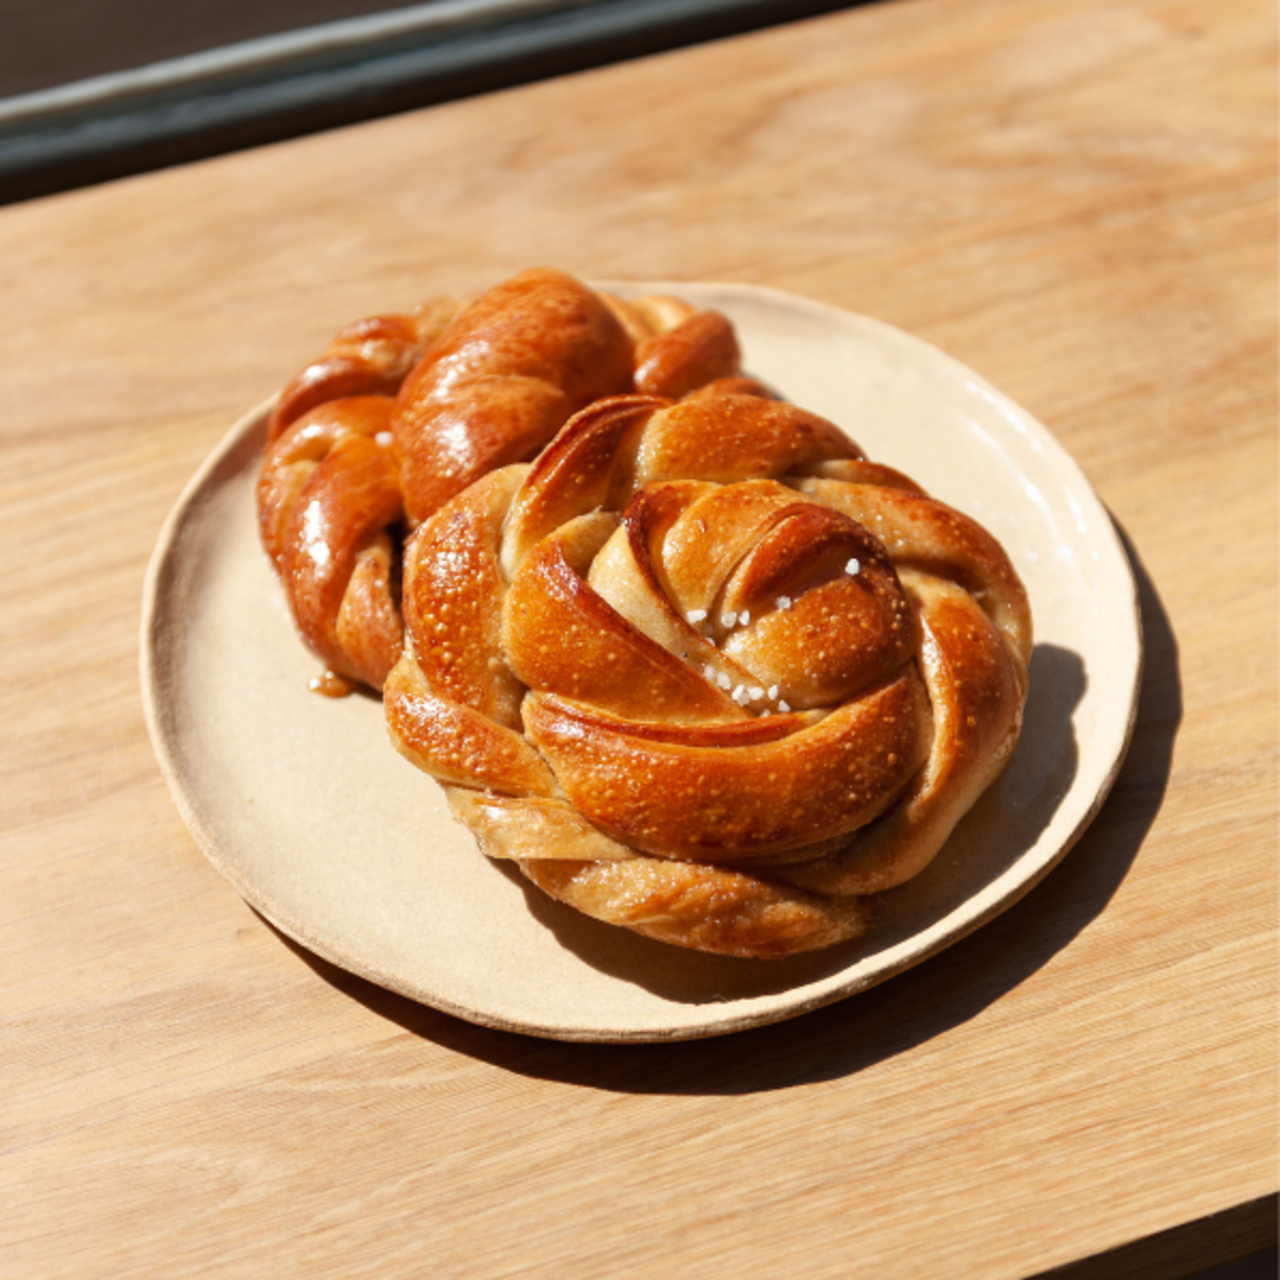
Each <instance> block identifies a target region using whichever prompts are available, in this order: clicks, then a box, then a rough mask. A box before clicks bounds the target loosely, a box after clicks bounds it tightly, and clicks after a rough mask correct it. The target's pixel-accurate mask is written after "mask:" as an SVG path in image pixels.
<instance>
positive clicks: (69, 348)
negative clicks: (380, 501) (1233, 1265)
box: [0, 0, 1276, 1280]
mask: <svg viewBox="0 0 1280 1280" xmlns="http://www.w3.org/2000/svg"><path fill="white" fill-rule="evenodd" d="M1275 81H1276V75H1275V19H1274V14H1273V12H1272V6H1271V5H1268V4H1265V3H1262V0H1214V2H1213V3H1209V0H1189V2H1179V0H1126V2H1123V3H1122V2H1120V0H1092V2H1083V3H1082V2H1081V0H1021V2H1020V3H1018V4H1012V3H999V2H998V0H967V2H966V3H963V4H962V3H959V2H958V0H895V2H894V3H887V4H883V5H878V6H872V7H867V8H860V9H854V10H850V11H846V12H843V13H839V14H836V15H834V16H830V17H826V18H822V19H819V20H814V21H810V22H805V23H800V24H796V25H793V26H787V27H781V28H777V29H774V30H770V31H765V32H761V33H757V34H754V35H750V36H747V37H745V38H740V39H735V40H730V41H725V42H722V43H717V44H711V45H707V46H703V47H696V48H690V49H687V50H683V51H679V52H675V53H671V54H667V55H664V56H661V57H656V58H652V59H647V60H643V61H639V62H634V63H629V64H623V65H618V66H613V67H609V68H605V69H602V70H599V71H595V72H591V73H588V74H584V75H580V76H575V77H570V78H567V79H563V80H557V81H552V82H547V83H542V84H536V85H531V86H529V87H525V88H521V89H517V90H514V91H511V92H507V93H502V94H497V95H493V96H490V97H485V98H479V99H474V100H471V101H464V102H459V103H456V104H451V105H447V106H443V107H439V108H435V109H432V110H428V111H423V112H420V113H416V114H413V115H408V116H404V117H400V118H394V119H388V120H384V121H380V122H377V123H374V124H371V125H367V126H362V127H359V128H353V129H350V130H346V131H342V132H337V133H333V134H328V135H323V136H317V137H312V138H308V139H304V140H301V141H296V142H291V143H288V144H286V145H282V146H277V147H272V148H268V149H265V150H262V151H257V152H250V153H244V154H239V155H234V156H230V157H227V158H225V159H220V160H217V161H213V162H209V163H203V164H199V165H196V166H193V167H190V168H187V169H179V170H173V171H169V172H163V173H158V174H154V175H150V176H146V177H142V178H138V179H134V180H129V181H124V182H119V183H116V184H113V185H110V186H107V187H103V188H99V189H92V190H85V191H81V192H77V193H73V194H69V195H66V196H62V197H57V198H53V199H49V200H45V201H39V202H35V203H32V204H28V205H19V206H13V207H10V208H8V209H5V210H2V211H0V280H2V281H3V283H2V285H0V297H2V298H3V301H4V312H5V317H6V323H5V329H4V339H3V342H4V358H3V361H0V405H3V411H2V412H0V430H2V432H3V447H4V453H3V468H2V470H0V492H2V493H3V503H2V504H0V522H2V525H3V536H2V537H0V547H2V548H3V553H2V554H3V562H2V563H3V582H4V597H3V598H4V610H3V621H2V622H0V628H2V634H3V637H4V655H5V658H4V663H5V673H6V674H5V680H4V693H3V705H4V725H5V733H4V742H3V747H2V748H0V751H2V756H0V760H2V763H0V769H2V771H3V772H2V776H3V813H4V821H3V846H2V847H3V880H2V882H0V883H2V886H3V887H2V889H0V898H2V901H0V924H2V926H3V927H2V928H0V973H2V974H3V983H4V1002H3V1018H4V1023H3V1037H4V1039H3V1049H2V1050H0V1098H2V1099H3V1103H0V1130H2V1133H3V1141H2V1146H0V1151H3V1157H2V1158H0V1204H3V1205H4V1211H3V1213H0V1271H3V1273H4V1274H5V1275H6V1276H21V1277H28V1276H39V1277H55V1276H95V1277H96V1276H108V1275H110V1276H123V1275H130V1276H132V1275H157V1276H165V1277H173V1276H180V1275H199V1276H202V1277H206V1276H230V1275H235V1276H262V1275H307V1276H311V1277H315V1276H341V1277H349V1276H357V1275H369V1276H379V1277H385V1276H401V1275H415V1276H416V1275H432V1276H460V1277H476V1276H484V1277H491V1276H506V1275H516V1274H520V1275H537V1276H556V1277H573V1278H575V1280H576V1278H577V1277H597V1276H598V1277H609V1278H610V1280H618V1278H620V1277H633V1276H658V1275H662V1276H678V1277H685V1276H689V1277H692V1276H699V1277H705V1276H714V1277H719V1276H801V1277H805V1278H806V1280H811V1278H813V1277H847V1276H852V1275H858V1276H862V1275H866V1276H889V1277H895V1278H896V1277H916V1276H918V1277H930V1278H933V1277H940V1276H947V1277H951V1276H966V1277H967V1276H1024V1275H1029V1274H1035V1273H1038V1272H1040V1271H1043V1270H1046V1269H1050V1268H1055V1267H1064V1266H1067V1267H1070V1265H1071V1264H1075V1266H1076V1267H1077V1268H1079V1269H1080V1270H1081V1273H1082V1274H1090V1275H1093V1274H1099V1275H1105V1274H1116V1275H1125V1276H1144V1275H1152V1276H1172V1275H1182V1274H1185V1273H1187V1272H1189V1271H1193V1270H1195V1269H1196V1268H1197V1267H1202V1266H1207V1265H1210V1264H1213V1263H1216V1262H1220V1261H1224V1260H1226V1259H1228V1258H1231V1257H1234V1256H1239V1255H1241V1254H1244V1253H1247V1252H1250V1251H1252V1250H1256V1249H1260V1248H1262V1247H1264V1246H1265V1245H1267V1244H1268V1243H1270V1242H1271V1241H1272V1240H1274V1238H1275V1235H1274V1232H1275V1217H1274V1202H1273V1200H1272V1199H1271V1197H1272V1196H1273V1194H1274V1192H1275V1190H1276V1159H1275V1158H1276V1127H1275V1118H1276V1117H1275V1110H1276V1108H1275V1093H1274V1090H1275V1074H1274V1073H1275V1066H1276V1055H1275V1040H1274V1035H1275V1014H1276V989H1275V988H1276V983H1275V964H1274V961H1275V952H1274V926H1275V906H1276V883H1275V864H1274V857H1275V843H1276V840H1275V836H1276V825H1275V819H1276V805H1275V780H1276V774H1275V768H1276V754H1275V747H1276V661H1275V622H1276V607H1275V606H1276V598H1275V597H1276V592H1275V571H1276V519H1275V505H1276V504H1275V499H1276V450H1275V437H1274V427H1275V408H1276V405H1275V352H1276V290H1275V282H1276V275H1275V272H1276V254H1275V211H1274V197H1275V189H1276V188H1275V141H1276V137H1275V133H1276V129H1275ZM535 262H548V263H552V264H555V265H559V266H563V267H565V268H567V269H570V270H573V271H575V272H577V273H579V274H581V275H584V276H587V277H594V278H641V279H644V278H649V279H652V278H663V277H666V278H677V279H680V278H684V279H723V280H739V281H747V282H753V283H762V284H767V285H771V286H775V287H779V288H782V289H788V290H791V291H794V292H797V293H801V294H807V295H810V296H812V297H815V298H820V299H823V300H825V301H828V302H832V303H835V304H838V305H841V306H846V307H848V308H851V309H854V310H858V311H864V312H867V313H870V314H873V315H876V316H879V317H881V318H883V319H885V320H888V321H890V322H892V323H894V324H896V325H899V326H902V327H903V328H906V329H909V330H912V331H914V332H915V333H917V334H919V335H921V336H922V337H924V338H926V339H928V340H930V341H932V342H934V343H936V344H938V345H940V346H942V347H943V348H945V349H947V350H949V351H950V352H951V353H953V354H954V355H956V356H957V357H959V358H960V359H961V360H963V361H965V362H966V363H968V364H970V365H972V366H973V367H974V368H976V369H978V370H979V371H981V372H982V373H983V374H984V375H986V376H987V377H988V378H989V379H990V380H991V381H993V382H994V383H995V384H996V385H997V386H999V387H1001V388H1002V389H1003V390H1005V391H1006V392H1008V393H1009V394H1011V395H1012V396H1013V397H1014V398H1015V399H1017V400H1019V401H1020V402H1022V403H1023V404H1025V405H1026V406H1027V407H1028V408H1029V409H1030V410H1031V411H1032V412H1033V413H1035V414H1036V415H1037V416H1038V417H1040V418H1041V419H1042V420H1043V421H1045V422H1046V423H1048V424H1049V425H1050V426H1051V427H1052V429H1053V430H1054V431H1055V432H1056V433H1057V435H1058V436H1059V438H1060V439H1061V440H1062V442H1063V443H1064V444H1065V446H1066V447H1067V448H1068V449H1069V450H1070V451H1071V452H1072V453H1073V454H1074V456H1075V457H1076V458H1077V459H1078V460H1079V461H1080V463H1081V464H1082V466H1083V467H1084V469H1085V471H1086V472H1087V473H1088V475H1089V477H1090V478H1091V480H1092V481H1093V483H1094V484H1095V486H1096V487H1097V489H1098V491H1099V493H1100V495H1101V497H1102V498H1103V500H1104V501H1105V502H1106V503H1107V504H1108V506H1109V508H1110V510H1111V511H1112V512H1113V513H1114V515H1115V518H1116V520H1117V522H1118V524H1119V525H1120V527H1121V528H1122V530H1123V531H1124V533H1125V535H1126V537H1127V539H1128V541H1129V544H1130V546H1131V547H1132V551H1133V560H1134V564H1135V567H1136V569H1137V573H1138V576H1139V579H1140V583H1141V590H1142V604H1143V621H1144V626H1145V629H1146V637H1147V669H1146V675H1145V680H1144V685H1143V691H1142V698H1141V705H1140V714H1139V720H1138V725H1137V731H1136V736H1135V738H1134V742H1133V747H1132V750H1131V753H1130V756H1129V759H1128V762H1127V763H1126V765H1125V767H1124V769H1123V771H1122V773H1121V775H1120V778H1119V781H1118V784H1117V786H1116V788H1115V791H1114V793H1113V794H1112V797H1111V799H1110V801H1109V802H1108V803H1107V805H1106V806H1105V808H1104V809H1103V811H1102V813H1101V815H1100V816H1099V818H1098V819H1097V821H1096V822H1095V823H1094V825H1093V826H1092V828H1091V829H1090V830H1089V832H1088V833H1087V835H1086V836H1085V837H1084V839H1083V840H1082V841H1081V842H1080V843H1079V844H1078V845H1077V846H1076V848H1075V849H1074V851H1073V852H1072V853H1071V854H1070V856H1069V857H1068V858H1067V860H1066V861H1065V863H1064V864H1063V865H1062V866H1061V867H1060V868H1058V869H1057V870H1056V871H1055V872H1054V873H1053V874H1052V875H1051V876H1050V877H1049V878H1048V879H1047V880H1046V881H1045V883H1044V884H1042V885H1041V886H1040V887H1039V888H1037V889H1036V890H1035V891H1034V892H1033V893H1032V894H1031V895H1030V896H1029V897H1028V898H1026V899H1025V900H1024V901H1023V902H1021V903H1020V904H1019V905H1018V906H1017V907H1015V908H1014V909H1012V910H1011V911H1009V912H1008V913H1007V914H1006V915H1004V916H1002V917H1001V918H1000V919H999V920H997V921H996V922H995V923H994V924H992V925H990V926H989V927H987V928H985V929H983V930H982V931H980V932H979V933H978V934H976V935H974V936H973V937H971V938H970V939H968V940H967V941H965V942H964V943H962V944H960V945H959V946H957V947H955V948H953V949H952V950H950V951H947V952H945V953H943V954H942V955H941V956H939V957H937V958H935V959H934V960H932V961H930V962H929V963H927V964H925V965H924V966H922V967H920V968H918V969H916V970H913V971H912V972H910V973H908V974H906V975H905V976H903V977H900V978H898V979H895V980H894V981H892V982H890V983H888V984H887V985H885V986H882V987H879V988H877V989H875V990H874V991H872V992H870V993H867V994H864V995H862V996H859V997H856V998H854V999H852V1000H850V1001H847V1002H845V1003H842V1004H839V1005H836V1006H833V1007H830V1008H827V1009H825V1010H822V1011H820V1012H818V1013H816V1014H813V1015H810V1016H808V1017H805V1018H802V1019H800V1020H797V1021H794V1022H790V1023H785V1024H781V1025H778V1026H774V1027H771V1028H766V1029H763V1030H758V1031H754V1032H751V1033H747V1034H743V1035H740V1036H736V1037H730V1038H728V1039H724V1040H713V1041H704V1042H697V1043H690V1044H683V1045H674V1046H667V1047H660V1046H641V1047H625V1048H623V1047H600V1046H596V1047H587V1046H574V1045H563V1044H557V1043H552V1042H543V1041H535V1040H530V1039H524V1038H521V1037H518V1036H514V1035H507V1034H503V1033H498V1032H494V1031H489V1030H484V1029H481V1028H478V1027H474V1026H471V1025H468V1024H466V1023H462V1022H458V1021H455V1020H453V1019H451V1018H449V1017H448V1016H446V1015H444V1014H439V1013H436V1012H434V1011H433V1010H431V1009H427V1008H421V1007H418V1006H416V1005H413V1004H411V1003H410V1002H408V1001H406V1000H403V999H401V998H399V997H396V996H392V995H390V994H387V993H385V992H382V991H380V990H378V989H376V988H374V987H372V986H370V985H368V984H366V983H364V982H363V981H361V980H358V979H354V978H350V977H347V976H345V975H344V974H342V973H341V972H338V971H336V970H334V969H332V968H331V967H329V966H328V965H326V964H324V963H323V962H321V961H319V960H316V959H314V958H312V957H310V956H308V955H306V954H304V953H303V952H301V951H300V950H299V949H297V948H295V947H293V946H291V945H289V944H288V943H286V942H285V941H283V940H282V939H281V937H279V936H278V935H277V934H276V933H274V932H273V931H272V930H271V929H270V928H269V927H267V926H266V925H265V924H264V923H263V921H262V920H260V919H259V918H258V917H256V916H255V915H254V914H253V913H252V912H251V911H249V910H248V909H247V908H246V907H245V906H244V905H243V903H242V902H241V901H240V900H239V899H238V898H237V897H236V895H235V893H234V892H233V891H232V890H231V889H230V888H229V887H228V886H227V884H226V883H225V882H224V881H223V880H222V879H220V878H219V876H218V875H217V874H215V872H214V871H213V870H212V869H211V868H210V867H209V866H208V864H207V863H206V862H205V861H204V859H203V858H202V856H201V855H200V853H199V852H198V850H197V849H196V847H195V845H194V844H193V842H192V840H191V839H190V837H189V836H188V834H187V832H186V830H185V828H184V827H183V826H182V824H181V822H180V821H179V818H178V816H177V813H176V811H175V809H174V806H173V804H172V803H171V801H170V798H169V796H168V794H167V792H166V789H165V786H164V783H163V782H162V780H161V778H160V774H159V772H158V770H157V767H156V764H155V761H154V758H153V756H152V752H151V747H150V745H149V742H148V740H147V736H146V732H145V729H144V725H143V718H142V710H141V706H140V702H139V693H138V680H137V674H136V673H137V657H138V654H137V645H138V640H137V635H138V612H139V593H140V590H141V583H142V575H143V571H144V567H145V564H146V561H147V557H148V555H149V553H150V550H151V547H152V545H153V543H154V540H155V537H156V534H157V531H158V529H159V526H160V523H161V521H162V520H163V518H164V516H165V513H166V512H167V510H168V509H169V507H170V505H171V504H172V503H173V501H174V499H175V497H176V495H177V494H178V492H179V490H180V488H181V486H182V485H183V483H184V482H185V480H186V479H187V477H188V476H189V475H190V474H191V473H192V471H193V470H194V469H195V467H196V466H197V464H198V463H199V462H200V460H201V459H202V458H203V457H204V455H205V454H206V452H207V451H208V450H209V449H210V448H211V447H212V445H213V444H214V443H215V441H217V440H218V438H219V437H220V436H221V434H222V433H223V431H224V430H225V429H226V427H227V426H228V425H229V424H230V422H231V421H232V420H233V419H234V418H235V417H236V416H238V415H239V414H240V413H241V412H242V411H243V410H244V409H245V408H247V407H248V406H249V405H252V404H253V403H255V402H256V401H258V400H260V399H261V398H262V397H263V396H265V395H267V394H268V393H270V392H271V391H272V390H273V389H275V387H276V386H277V385H278V384H279V383H280V382H281V381H282V379H283V378H284V377H285V376H286V375H287V374H289V373H290V372H292V370H293V369H294V368H295V367H297V366H298V365H299V364H300V363H302V362H303V361H304V360H305V359H307V358H309V357H310V356H311V355H312V354H313V353H314V352H316V351H318V350H319V349H320V348H321V346H322V345H323V343H324V342H325V341H326V340H327V337H328V335H329V333H330V332H331V331H332V330H333V329H335V328H336V327H337V326H339V325H340V324H342V323H345V322H346V321H348V320H350V319H352V318H354V317H357V316H361V315H364V314H368V313H370V312H374V311H378V310H387V309H390V308H394V307H397V306H401V305H404V304H408V303H411V302H413V301H415V300H416V299H418V298H419V297H421V296H425V295H427V294H429V293H434V292H438V291H442V290H471V289H474V288H476V287H479V286H483V285H485V284H488V283H490V282H492V281H495V280H497V279H500V278H501V277H502V276H504V275H505V274H508V273H510V272H512V271H514V270H516V269H519V268H520V267H522V266H525V265H528V264H530V263H535ZM229 674H230V676H231V678H234V673H229ZM1068 1274H1075V1271H1074V1270H1069V1271H1068Z"/></svg>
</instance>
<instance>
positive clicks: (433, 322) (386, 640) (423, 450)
mask: <svg viewBox="0 0 1280 1280" xmlns="http://www.w3.org/2000/svg"><path fill="white" fill-rule="evenodd" d="M738 364H739V354H738V346H737V342H736V340H735V338H734V335H733V330H732V327H731V326H730V325H729V322H728V321H727V320H726V319H725V318H724V317H723V316H721V315H718V314H716V313H713V312H697V311H695V310H694V309H693V308H692V307H690V306H689V305H688V304H687V303H684V302H682V301H681V300H679V299H677V298H665V297H653V298H644V299H640V300H639V301H638V302H634V303H627V302H622V301H620V300H618V299H614V298H608V297H605V296H604V295H600V294H597V293H595V292H593V291H592V290H590V289H588V288H587V287H586V286H585V285H583V284H581V283H580V282H579V281H577V280H575V279H573V278H572V277H571V276H567V275H564V274H563V273H561V272H558V271H552V270H549V269H547V268H537V269H534V270H530V271H525V272H522V273H521V274H520V275H518V276H515V277H514V278H513V279H511V280H508V281H506V282H504V283H503V284H500V285H498V286H497V287H495V288H494V289H491V290H490V291H489V292H488V293H485V294H483V295H482V296H481V297H479V298H477V299H476V300H475V301H474V302H472V303H470V304H469V305H464V304H463V303H462V302H460V301H459V300H457V299H455V298H439V299H435V300H433V301H431V302H428V303H425V304H423V305H422V306H421V307H418V308H416V309H415V310H414V311H412V312H409V313H407V314H403V315H387V316H376V317H373V318H372V319H369V320H362V321H360V322H359V323H357V324H354V325H351V326H350V327H348V328H346V329H343V330H342V331H341V332H340V333H339V334H338V335H337V336H336V337H335V338H334V340H333V342H332V343H331V344H330V346H329V349H328V351H327V352H326V353H325V354H324V355H323V356H322V357H321V358H320V359H319V360H318V361H316V362H314V363H313V364H310V365H308V366H307V367H306V368H305V369H303V370H302V372H301V373H299V374H298V375H297V376H296V377H294V378H293V379H292V380H291V381H290V382H289V384H288V385H287V386H286V387H285V389H284V391H283V392H282V393H281V395H280V397H279V400H278V401H277V404H276V406H275V409H274V410H273V412H272V415H271V418H270V421H269V423H268V429H267V437H268V446H267V451H266V455H265V457H264V460H263V467H262V472H261V476H260V479H259V485H258V511H259V521H260V525H261V533H262V540H263V545H264V546H265V547H266V549H267V552H268V554H269V555H270V557H271V559H272V561H273V563H274V564H275V566H276V569H277V572H278V573H279V575H280V578H281V580H282V582H283V584H284V587H285V592H286V595H287V598H288V601H289V605H290V608H291V610H292V613H293V616H294V620H295V622H296V624H297V627H298V631H299V633H300V634H301V636H302V638H303V640H304V641H305V642H306V643H307V645H308V646H309V647H310V648H311V649H312V651H313V652H314V653H316V654H317V655H318V656H319V657H320V658H321V659H322V661H323V662H324V663H325V664H326V666H327V668H328V672H327V673H326V676H325V677H324V678H323V679H322V680H317V681H313V687H317V688H320V689H322V690H324V691H326V692H332V693H341V692H347V691H349V689H350V683H349V682H356V683H363V684H366V685H369V686H371V687H373V688H375V689H380V688H381V687H382V683H383V681H384V680H385V678H386V675H387V672H388V671H390V669H391V667H392V666H393V665H394V663H395V661H396V660H397V658H398V657H399V656H400V650H401V645H402V640H403V630H404V628H403V621H402V619H401V614H400V605H399V597H400V580H399V576H400V555H399V553H400V546H401V543H402V541H403V537H404V533H405V529H406V527H412V526H414V525H416V524H417V523H418V522H420V521H421V520H423V519H425V518H426V517H427V516H429V515H430V514H431V513H432V512H433V511H435V510H436V509H437V508H439V507H440V506H441V505H443V504H444V503H445V502H447V501H448V500H449V499H450V498H452V497H453V496H454V495H455V494H456V493H459V492H461V491H462V490H463V489H464V488H466V487H467V485H469V484H471V483H472V482H473V481H474V480H476V479H478V478H479V477H480V476H482V475H484V474H485V473H486V472H488V471H490V470H492V469H493V468H495V467H500V466H505V465H507V464H508V463H511V462H515V461H518V460H521V459H525V458H530V457H532V456H534V455H535V454H536V453H537V451H538V450H539V449H540V448H542V446H543V445H545V444H546V443H547V441H548V440H550V439H551V437H552V436H553V435H554V434H555V433H556V432H557V431H558V430H559V429H560V427H561V426H563V425H564V423H565V422H566V421H567V420H568V418H569V417H570V416H571V415H572V414H573V413H575V412H576V411H577V410H579V409H581V408H583V407H584V406H585V405H587V404H589V403H590V402H591V401H593V400H596V399H598V398H600V397H602V396H608V395H616V394H619V393H625V392H629V391H632V390H633V389H634V388H635V387H637V386H640V387H642V388H643V389H645V390H649V391H653V392H655V393H659V394H663V395H682V394H684V392H685V391H687V390H690V389H692V388H694V387H697V386H700V385H702V384H704V383H707V382H711V381H713V380H716V379H721V378H725V377H733V376H736V375H737V373H738Z"/></svg>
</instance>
